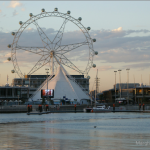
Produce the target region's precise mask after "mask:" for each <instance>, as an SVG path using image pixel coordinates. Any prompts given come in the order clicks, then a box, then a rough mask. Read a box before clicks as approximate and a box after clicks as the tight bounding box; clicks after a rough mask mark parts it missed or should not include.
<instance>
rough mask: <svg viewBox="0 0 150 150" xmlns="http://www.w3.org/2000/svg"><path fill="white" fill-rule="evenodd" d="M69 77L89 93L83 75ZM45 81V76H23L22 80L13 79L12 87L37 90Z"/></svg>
mask: <svg viewBox="0 0 150 150" xmlns="http://www.w3.org/2000/svg"><path fill="white" fill-rule="evenodd" d="M54 76H55V75H54ZM54 76H53V77H54ZM71 76H72V77H73V78H74V79H75V80H76V82H77V83H78V84H79V85H80V86H81V87H82V90H83V91H86V92H87V93H89V79H88V78H84V75H71ZM48 77H49V75H48ZM46 79H47V75H25V76H24V78H14V79H13V81H12V85H13V86H19V87H20V86H25V87H31V88H38V87H39V86H40V85H41V84H42V83H43V82H44V81H45V80H46Z"/></svg>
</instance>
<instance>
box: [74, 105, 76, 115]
mask: <svg viewBox="0 0 150 150" xmlns="http://www.w3.org/2000/svg"><path fill="white" fill-rule="evenodd" d="M74 111H75V113H76V104H75V105H74Z"/></svg>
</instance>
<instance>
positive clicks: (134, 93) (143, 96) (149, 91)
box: [103, 83, 150, 104]
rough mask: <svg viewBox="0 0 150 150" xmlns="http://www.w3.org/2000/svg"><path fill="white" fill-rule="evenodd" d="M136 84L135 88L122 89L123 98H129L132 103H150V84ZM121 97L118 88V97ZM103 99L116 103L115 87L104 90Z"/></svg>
mask: <svg viewBox="0 0 150 150" xmlns="http://www.w3.org/2000/svg"><path fill="white" fill-rule="evenodd" d="M131 85H133V84H131ZM136 85H137V87H135V88H128V89H127V88H125V89H121V98H124V99H126V100H129V103H130V104H139V103H150V86H138V85H140V84H138V83H136ZM122 87H123V86H122ZM124 87H125V86H124ZM119 98H120V90H119V88H116V99H119ZM103 99H104V100H105V102H107V103H115V89H109V90H106V91H103Z"/></svg>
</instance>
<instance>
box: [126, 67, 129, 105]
mask: <svg viewBox="0 0 150 150" xmlns="http://www.w3.org/2000/svg"><path fill="white" fill-rule="evenodd" d="M126 70H127V91H128V92H127V98H128V101H127V103H128V104H129V90H128V84H129V70H130V68H127V69H126Z"/></svg>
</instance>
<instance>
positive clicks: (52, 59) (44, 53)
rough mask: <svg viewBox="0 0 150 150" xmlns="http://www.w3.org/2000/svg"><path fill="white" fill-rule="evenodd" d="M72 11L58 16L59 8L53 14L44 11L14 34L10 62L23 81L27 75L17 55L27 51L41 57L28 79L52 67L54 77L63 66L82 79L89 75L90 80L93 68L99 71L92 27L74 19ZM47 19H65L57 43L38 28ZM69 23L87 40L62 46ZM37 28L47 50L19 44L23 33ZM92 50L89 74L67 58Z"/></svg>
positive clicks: (22, 23)
mask: <svg viewBox="0 0 150 150" xmlns="http://www.w3.org/2000/svg"><path fill="white" fill-rule="evenodd" d="M70 14H71V12H70V11H67V13H60V12H58V8H55V9H54V11H53V12H46V11H45V9H42V10H41V13H40V14H38V15H33V14H32V13H30V14H29V16H30V18H29V19H28V20H27V21H26V22H22V21H19V24H20V28H19V30H18V31H17V32H12V33H11V34H12V35H13V36H14V40H13V43H12V44H9V45H8V47H9V48H11V57H8V61H12V62H13V66H14V69H13V70H11V72H12V73H17V74H18V76H19V77H21V78H22V77H23V76H24V75H23V73H22V71H21V69H20V68H19V65H18V62H17V56H16V54H17V52H18V51H20V50H23V51H27V52H30V53H33V54H36V55H39V56H40V59H39V60H38V61H37V62H36V64H35V65H34V67H33V68H32V69H31V70H30V71H29V72H28V74H27V75H31V74H33V73H34V72H36V71H37V70H39V69H40V68H42V67H43V66H45V65H47V64H50V69H51V74H54V70H55V69H56V67H55V66H56V64H61V65H64V66H67V67H69V68H71V69H73V70H75V71H77V72H79V74H81V75H85V76H86V77H87V78H90V76H88V73H89V71H90V69H91V68H92V67H94V68H95V67H96V64H93V56H94V55H97V54H98V52H97V51H94V49H93V42H96V39H92V38H91V37H90V34H89V30H90V29H91V28H90V27H84V26H83V25H82V24H81V21H82V18H81V17H79V18H78V19H75V18H73V17H72V16H71V15H70ZM46 17H60V18H63V23H62V25H61V26H60V29H59V30H58V32H57V33H56V35H55V37H54V39H53V40H50V38H48V36H47V35H46V33H45V32H44V31H43V30H42V28H41V27H40V26H39V24H38V20H39V19H41V18H46ZM67 22H72V23H73V24H75V25H76V26H77V27H78V28H79V29H80V31H82V33H83V35H84V38H85V40H84V41H82V42H79V43H72V44H66V45H63V44H62V39H63V34H64V31H65V26H66V24H67ZM30 24H33V25H35V27H36V29H37V31H38V34H39V36H40V39H41V41H42V43H43V47H25V46H21V45H19V44H18V41H19V38H20V37H21V35H22V33H23V31H25V29H26V28H27V27H28V26H29V25H30ZM85 45H86V46H87V47H88V61H87V65H86V68H85V70H80V69H79V68H78V67H77V66H76V65H75V64H74V63H72V62H71V60H69V59H68V58H67V56H66V54H67V53H68V52H71V51H75V50H76V49H77V48H79V47H82V46H85Z"/></svg>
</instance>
